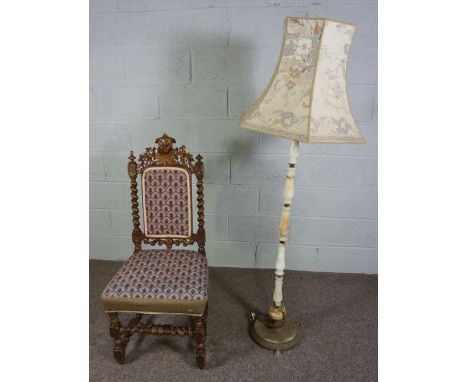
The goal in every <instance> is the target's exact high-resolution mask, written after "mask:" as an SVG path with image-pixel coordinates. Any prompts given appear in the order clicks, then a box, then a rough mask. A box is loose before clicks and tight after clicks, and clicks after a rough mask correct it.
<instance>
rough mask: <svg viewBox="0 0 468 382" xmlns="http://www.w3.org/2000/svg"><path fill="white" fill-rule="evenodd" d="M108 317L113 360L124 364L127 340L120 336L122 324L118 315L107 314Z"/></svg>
mask: <svg viewBox="0 0 468 382" xmlns="http://www.w3.org/2000/svg"><path fill="white" fill-rule="evenodd" d="M108 315H109V317H110V328H109V333H110V335H111V337H112V338H113V339H114V358H115V359H116V360H117V362H118V363H120V364H123V363H124V362H125V350H126V348H127V343H128V338H126V337H124V336H123V335H121V334H120V327H121V326H122V324H121V323H120V321H119V316H118V313H114V312H113V313H108Z"/></svg>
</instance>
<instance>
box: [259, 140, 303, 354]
mask: <svg viewBox="0 0 468 382" xmlns="http://www.w3.org/2000/svg"><path fill="white" fill-rule="evenodd" d="M298 155H299V141H296V140H294V141H292V143H291V147H290V148H289V167H288V172H287V173H286V183H285V185H284V192H283V196H284V202H283V210H282V213H281V222H280V226H279V244H278V256H277V258H276V270H275V291H274V292H273V304H272V306H271V307H270V309H269V310H268V314H266V315H265V316H263V315H259V316H258V317H257V316H256V315H255V314H252V318H251V325H250V334H251V336H252V338H253V339H254V341H255V342H257V343H258V344H259V345H260V346H263V347H265V348H267V349H272V350H275V351H276V352H277V354H279V351H280V350H285V349H289V348H290V347H292V346H294V345H295V343H296V341H297V332H298V323H297V321H294V320H287V319H286V309H285V307H284V301H283V277H284V268H285V254H286V242H287V240H288V232H289V214H290V210H291V202H292V198H293V195H294V181H295V179H296V161H297V157H298Z"/></svg>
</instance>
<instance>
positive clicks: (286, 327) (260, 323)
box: [249, 317, 299, 350]
mask: <svg viewBox="0 0 468 382" xmlns="http://www.w3.org/2000/svg"><path fill="white" fill-rule="evenodd" d="M298 327H299V324H298V322H297V321H292V320H284V321H281V322H280V324H279V325H268V322H265V321H264V320H262V319H259V318H258V317H257V318H256V319H255V321H253V322H252V323H251V324H250V327H249V331H250V336H251V337H252V339H253V340H254V341H255V342H256V343H257V344H259V345H260V346H261V347H264V348H266V349H270V350H286V349H290V348H292V347H293V346H294V345H295V344H296V342H297V332H298Z"/></svg>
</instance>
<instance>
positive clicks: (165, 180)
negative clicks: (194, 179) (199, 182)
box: [143, 167, 192, 237]
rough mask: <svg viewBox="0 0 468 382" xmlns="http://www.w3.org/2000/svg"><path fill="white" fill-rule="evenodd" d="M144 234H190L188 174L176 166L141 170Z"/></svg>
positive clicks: (180, 235)
mask: <svg viewBox="0 0 468 382" xmlns="http://www.w3.org/2000/svg"><path fill="white" fill-rule="evenodd" d="M143 189H144V192H143V197H144V199H143V204H144V226H145V234H146V235H147V236H150V237H190V235H191V234H192V216H191V215H192V208H191V189H190V176H189V174H188V172H187V171H186V170H185V169H180V168H177V167H151V168H148V169H147V170H145V172H144V173H143Z"/></svg>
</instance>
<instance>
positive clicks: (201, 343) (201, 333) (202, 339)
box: [193, 308, 208, 369]
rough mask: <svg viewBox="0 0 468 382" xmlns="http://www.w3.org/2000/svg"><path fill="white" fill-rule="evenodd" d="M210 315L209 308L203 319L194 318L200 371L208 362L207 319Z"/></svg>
mask: <svg viewBox="0 0 468 382" xmlns="http://www.w3.org/2000/svg"><path fill="white" fill-rule="evenodd" d="M207 314H208V310H207V308H206V309H205V312H204V313H203V315H202V316H201V317H194V318H193V321H194V324H195V330H194V337H195V341H196V351H195V358H196V361H197V366H198V368H199V369H204V368H205V360H206V346H205V343H206V317H207Z"/></svg>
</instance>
